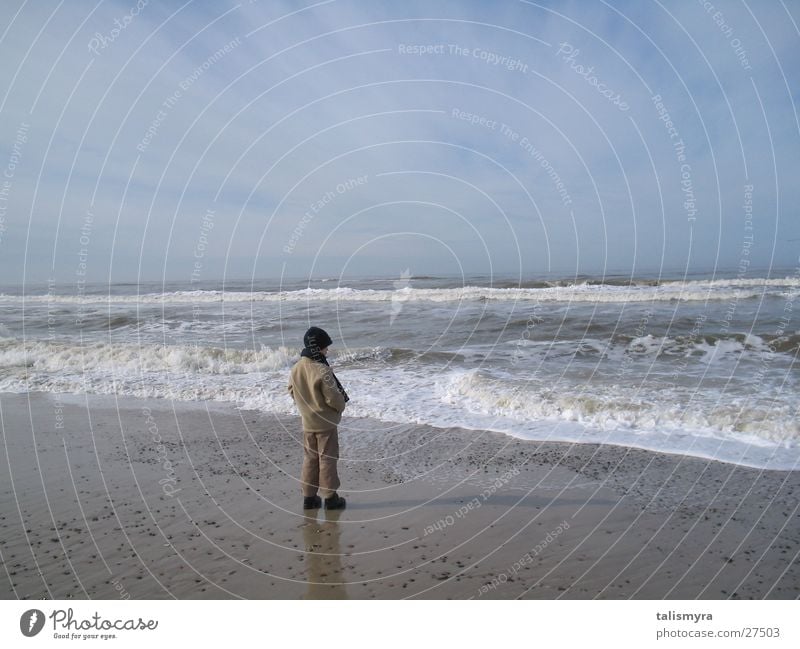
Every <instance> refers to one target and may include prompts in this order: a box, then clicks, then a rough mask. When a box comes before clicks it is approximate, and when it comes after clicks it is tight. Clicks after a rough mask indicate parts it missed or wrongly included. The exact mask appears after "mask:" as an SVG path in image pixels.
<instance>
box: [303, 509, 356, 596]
mask: <svg viewBox="0 0 800 649" xmlns="http://www.w3.org/2000/svg"><path fill="white" fill-rule="evenodd" d="M341 514H342V512H341V511H340V510H327V511H325V518H324V519H322V520H318V519H317V510H314V511H313V512H308V513H307V514H306V515H305V516H304V518H305V521H304V522H303V524H302V526H301V527H302V528H303V546H304V549H305V552H306V554H305V563H306V579H307V581H308V591H307V592H306V595H305V599H347V590H346V589H345V585H344V581H345V579H344V574H343V571H342V555H341V551H340V549H339V534H340V533H341V532H340V530H339V516H341Z"/></svg>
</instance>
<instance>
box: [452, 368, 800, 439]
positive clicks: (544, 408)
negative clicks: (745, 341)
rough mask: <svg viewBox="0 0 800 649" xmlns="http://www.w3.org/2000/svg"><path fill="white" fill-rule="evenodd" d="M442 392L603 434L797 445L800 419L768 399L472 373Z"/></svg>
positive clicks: (475, 408)
mask: <svg viewBox="0 0 800 649" xmlns="http://www.w3.org/2000/svg"><path fill="white" fill-rule="evenodd" d="M442 390H443V399H444V400H445V401H446V402H447V403H450V404H451V405H458V406H459V407H462V408H465V409H467V410H468V411H470V412H474V413H476V414H482V415H490V416H494V417H508V418H512V419H514V420H518V421H526V420H550V421H572V422H578V423H581V424H586V425H589V426H592V427H594V428H600V429H603V430H616V429H619V428H625V429H638V430H642V431H647V430H659V431H662V432H664V431H666V432H679V433H681V434H684V435H685V434H686V432H687V431H689V430H690V431H702V432H705V433H709V434H712V435H719V434H724V433H736V434H740V435H741V436H742V438H743V439H746V440H747V441H748V442H749V443H754V444H789V443H791V444H797V443H798V442H800V420H798V419H797V418H795V417H794V411H795V409H796V407H797V404H795V403H791V402H790V401H784V402H779V401H777V400H776V399H774V398H771V399H769V400H766V401H767V402H765V403H758V400H756V399H751V400H749V402H745V403H741V402H736V403H732V402H729V403H726V402H724V401H719V400H717V401H718V402H717V403H711V404H709V403H704V401H703V399H702V397H701V396H700V395H697V394H692V395H691V397H692V398H691V399H689V400H688V401H687V400H686V399H685V398H682V397H680V396H678V394H677V393H676V394H667V392H668V391H666V390H658V391H651V390H645V389H638V388H636V389H631V388H628V389H625V390H623V389H622V388H620V387H619V386H608V387H607V388H602V387H600V386H597V385H592V386H591V389H589V386H588V385H587V386H582V387H581V386H574V387H573V388H571V389H561V390H559V389H553V388H551V387H547V386H535V385H530V384H516V385H514V384H512V383H510V382H508V381H504V380H500V379H495V378H490V377H486V376H482V375H481V374H480V373H479V371H478V370H469V371H466V372H462V373H456V374H453V375H451V376H450V377H449V378H448V380H447V381H445V382H444V383H443V386H442ZM682 401H684V402H683V403H682Z"/></svg>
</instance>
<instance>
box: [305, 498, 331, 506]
mask: <svg viewBox="0 0 800 649" xmlns="http://www.w3.org/2000/svg"><path fill="white" fill-rule="evenodd" d="M325 502H327V501H325ZM320 507H322V498H320V497H319V496H306V497H305V498H303V509H319V508H320Z"/></svg>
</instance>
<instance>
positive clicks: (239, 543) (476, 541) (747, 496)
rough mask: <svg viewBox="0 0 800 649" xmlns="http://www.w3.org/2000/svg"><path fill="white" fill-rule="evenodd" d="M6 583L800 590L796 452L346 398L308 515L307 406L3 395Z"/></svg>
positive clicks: (14, 587)
mask: <svg viewBox="0 0 800 649" xmlns="http://www.w3.org/2000/svg"><path fill="white" fill-rule="evenodd" d="M0 415H1V416H2V422H1V423H2V433H3V453H4V454H5V456H6V457H5V458H4V460H3V461H2V462H1V463H0V467H2V468H0V503H2V505H1V506H0V530H2V534H0V559H1V560H2V566H3V569H2V571H0V594H2V597H3V598H6V599H14V598H23V599H38V598H59V599H60V598H76V599H84V598H103V599H116V598H131V599H135V598H179V599H197V598H259V599H275V598H281V599H283V598H288V599H294V598H354V599H355V598H358V599H361V598H381V599H399V598H455V599H470V598H473V599H481V598H491V599H513V598H530V599H555V598H564V599H591V598H600V599H628V598H634V599H662V598H676V599H678V598H680V599H693V598H709V599H727V598H735V599H749V598H757V599H760V598H775V599H789V598H792V599H793V598H797V597H798V595H800V565H799V564H798V561H797V558H798V552H800V526H799V525H798V502H799V501H798V498H800V472H781V471H760V470H755V469H749V468H742V467H738V466H735V465H733V464H725V463H719V462H710V461H705V460H700V459H696V458H689V457H684V456H677V455H664V454H657V453H652V452H646V451H640V450H635V449H627V448H624V447H618V446H610V445H590V444H582V445H572V444H567V443H546V444H539V443H536V442H530V441H523V440H518V439H514V438H510V437H508V436H505V435H502V434H498V433H490V432H481V431H468V430H462V429H457V428H450V429H438V428H430V427H424V426H414V425H402V426H392V425H389V424H386V423H382V422H378V421H374V420H370V419H354V418H350V419H348V418H345V421H343V425H342V427H341V429H340V431H341V443H342V460H341V462H340V473H341V476H342V484H343V487H342V489H341V493H342V494H343V495H344V496H345V497H347V499H348V507H347V509H346V510H345V511H344V512H341V513H335V514H334V513H331V514H328V515H326V513H325V512H324V511H322V510H320V511H318V512H312V513H311V514H310V515H304V513H303V511H302V510H301V507H300V505H301V498H300V490H299V484H298V477H299V472H300V461H301V449H300V446H299V441H298V440H299V435H300V428H299V426H300V422H299V418H297V417H286V416H276V415H270V414H265V413H262V412H258V411H251V410H237V409H236V408H234V407H233V406H231V405H228V404H218V403H213V402H195V403H186V402H172V401H169V400H166V399H148V400H141V399H136V398H132V397H125V398H115V397H109V396H76V395H57V394H48V393H36V392H32V393H29V394H9V393H5V394H2V395H0Z"/></svg>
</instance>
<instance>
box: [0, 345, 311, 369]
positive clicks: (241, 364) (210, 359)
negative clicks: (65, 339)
mask: <svg viewBox="0 0 800 649" xmlns="http://www.w3.org/2000/svg"><path fill="white" fill-rule="evenodd" d="M297 355H298V352H297V350H296V349H289V348H287V347H279V348H277V349H272V348H269V347H262V348H261V349H260V350H250V349H234V348H226V349H223V348H218V347H201V346H193V345H157V344H142V345H137V344H133V343H104V342H94V343H85V344H83V345H73V344H69V343H62V342H53V341H42V340H38V341H20V340H17V339H15V338H5V339H0V371H2V372H4V373H8V372H9V371H13V370H14V369H19V368H26V369H27V370H30V371H41V372H53V373H61V374H65V373H69V374H71V373H75V374H84V373H87V372H104V373H113V374H116V375H120V376H126V375H129V376H130V375H132V376H136V375H138V374H142V373H147V372H175V373H186V372H192V373H198V372H199V373H203V374H247V373H253V372H256V373H257V372H265V371H272V370H278V369H283V368H287V367H289V366H290V365H291V364H292V362H294V360H295V359H296V358H297Z"/></svg>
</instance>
